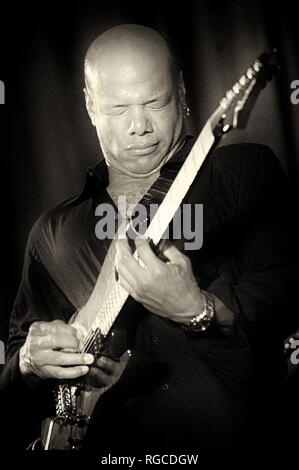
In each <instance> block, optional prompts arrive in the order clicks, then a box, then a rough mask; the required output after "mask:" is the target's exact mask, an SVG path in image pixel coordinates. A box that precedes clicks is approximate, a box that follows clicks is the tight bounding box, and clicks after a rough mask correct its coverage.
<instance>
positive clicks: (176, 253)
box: [162, 243, 190, 267]
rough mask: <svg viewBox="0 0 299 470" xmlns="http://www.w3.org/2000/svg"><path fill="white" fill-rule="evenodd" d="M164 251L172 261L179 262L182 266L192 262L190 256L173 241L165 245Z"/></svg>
mask: <svg viewBox="0 0 299 470" xmlns="http://www.w3.org/2000/svg"><path fill="white" fill-rule="evenodd" d="M162 253H163V255H164V256H166V257H167V258H168V259H169V261H170V262H171V263H174V264H179V265H180V266H183V267H185V266H187V265H189V264H190V260H189V258H188V256H186V255H184V254H183V253H182V252H181V251H180V250H178V249H177V248H176V246H174V245H172V244H171V243H166V244H165V245H164V247H163V250H162Z"/></svg>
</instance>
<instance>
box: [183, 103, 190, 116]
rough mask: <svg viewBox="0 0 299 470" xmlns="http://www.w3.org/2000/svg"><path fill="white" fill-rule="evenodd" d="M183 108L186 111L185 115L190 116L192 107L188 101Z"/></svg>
mask: <svg viewBox="0 0 299 470" xmlns="http://www.w3.org/2000/svg"><path fill="white" fill-rule="evenodd" d="M183 110H184V112H185V116H190V109H189V107H188V106H187V105H186V103H185V104H184V105H183Z"/></svg>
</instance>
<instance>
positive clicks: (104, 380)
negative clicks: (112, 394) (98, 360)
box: [88, 367, 111, 387]
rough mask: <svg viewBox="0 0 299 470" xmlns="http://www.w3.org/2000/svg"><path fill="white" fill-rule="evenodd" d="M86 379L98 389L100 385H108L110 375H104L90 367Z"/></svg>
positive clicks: (104, 373)
mask: <svg viewBox="0 0 299 470" xmlns="http://www.w3.org/2000/svg"><path fill="white" fill-rule="evenodd" d="M88 379H89V380H91V381H92V382H95V383H96V384H97V386H98V387H99V386H101V385H110V383H111V374H106V372H104V371H102V370H101V369H98V368H97V367H91V368H90V370H89V374H88Z"/></svg>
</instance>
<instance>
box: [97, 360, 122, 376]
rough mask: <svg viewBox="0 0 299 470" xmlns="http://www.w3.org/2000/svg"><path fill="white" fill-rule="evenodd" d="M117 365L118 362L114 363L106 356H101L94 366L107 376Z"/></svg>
mask: <svg viewBox="0 0 299 470" xmlns="http://www.w3.org/2000/svg"><path fill="white" fill-rule="evenodd" d="M118 364H119V362H118V361H114V360H113V359H110V358H109V357H106V356H101V357H99V358H98V359H97V360H96V365H97V367H99V368H100V369H102V370H103V371H104V372H106V373H107V374H110V375H111V374H112V373H113V372H114V370H115V368H116V367H117V365H118Z"/></svg>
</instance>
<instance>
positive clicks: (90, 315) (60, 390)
mask: <svg viewBox="0 0 299 470" xmlns="http://www.w3.org/2000/svg"><path fill="white" fill-rule="evenodd" d="M276 68H277V61H276V56H275V53H274V52H273V53H271V54H268V53H263V54H262V55H261V56H259V57H258V58H257V59H256V60H255V61H254V62H253V64H252V65H251V66H250V67H249V68H248V69H247V70H246V72H245V73H244V74H243V75H242V76H241V77H240V79H239V80H238V81H237V82H236V83H235V84H234V85H233V87H232V88H231V89H230V90H229V91H227V93H226V95H225V96H224V97H223V98H222V99H221V101H220V103H219V106H218V107H217V109H216V110H215V111H214V113H213V114H212V115H211V116H210V117H209V119H208V120H207V122H206V124H205V126H204V127H203V129H202V131H201V133H200V134H199V136H198V138H197V139H196V141H195V143H194V145H193V147H192V149H191V151H190V153H189V155H188V157H187V158H186V160H185V161H184V163H183V165H182V167H181V169H180V171H179V172H178V174H177V176H176V177H175V179H174V181H173V183H172V184H171V186H170V188H169V190H168V192H167V193H166V196H165V197H164V199H163V201H162V203H161V205H160V206H159V209H158V211H157V212H156V214H155V216H154V218H153V220H152V221H151V223H150V224H149V226H148V228H147V230H146V233H145V235H146V236H147V237H148V239H150V240H151V243H152V246H154V247H157V249H159V242H160V241H161V238H162V235H163V233H164V232H165V230H166V229H167V227H168V225H169V223H170V222H171V220H172V218H173V216H174V214H175V212H176V209H177V208H178V207H179V206H180V204H181V202H182V200H183V198H184V197H185V195H186V193H187V191H188V189H189V187H190V186H191V184H192V182H193V180H194V178H195V177H196V174H197V173H198V171H199V170H200V167H201V165H202V163H203V162H204V160H205V158H206V157H207V155H208V154H209V153H210V152H211V150H212V149H214V148H215V146H216V145H217V144H218V143H219V141H220V140H221V138H222V136H223V135H225V134H227V133H228V132H229V131H230V130H232V129H237V128H239V129H243V128H244V127H245V126H246V124H247V121H248V118H249V115H250V112H251V110H252V108H253V106H254V104H255V101H256V99H257V97H258V94H259V93H260V91H261V90H262V88H263V87H264V86H265V85H266V83H267V82H268V81H269V80H271V78H272V76H273V73H274V72H275V70H276ZM111 245H112V247H111V249H109V251H108V254H107V256H106V259H105V261H104V265H103V267H102V270H101V273H100V274H99V277H98V280H97V282H96V285H95V287H94V290H93V292H92V294H91V296H90V298H89V300H88V302H87V303H86V305H85V306H84V307H83V308H82V309H81V310H80V311H79V312H77V315H76V318H75V321H74V324H73V326H74V327H77V328H80V327H82V329H83V331H84V332H86V334H85V338H84V346H83V352H89V353H92V354H93V355H94V356H95V357H99V356H101V355H102V354H103V352H105V355H107V351H108V354H110V355H111V357H117V355H118V357H119V356H120V355H121V353H122V352H124V350H125V349H124V350H123V351H119V344H118V333H117V329H116V328H115V322H116V319H117V318H118V316H119V313H120V312H121V310H122V307H123V306H124V304H125V302H126V300H127V298H128V296H129V294H128V293H127V291H126V290H125V289H124V288H123V287H122V286H121V285H120V284H119V282H118V281H117V279H115V278H114V277H113V275H114V272H113V269H114V268H112V267H111V266H114V264H113V262H112V260H113V241H112V242H111ZM107 279H109V282H106V281H107ZM105 282H106V284H105ZM103 286H104V287H103ZM133 354H134V353H133ZM128 361H130V354H126V353H125V354H123V355H122V360H121V364H122V365H121V367H120V374H119V380H121V377H122V373H123V371H124V370H125V368H126V367H127V363H128ZM114 385H115V384H114ZM112 387H113V385H112ZM110 388H111V387H103V388H94V387H92V386H90V385H88V384H87V383H86V381H84V379H82V380H78V379H77V380H75V381H70V382H65V381H57V386H56V389H55V391H54V393H55V398H56V415H55V416H54V417H51V418H47V419H46V420H44V421H43V423H42V430H41V437H40V438H39V439H37V441H35V442H34V443H33V444H32V445H31V446H30V447H29V448H30V449H36V448H42V449H44V450H51V449H56V450H79V449H81V447H82V443H83V441H84V438H85V435H86V431H87V428H88V425H89V421H90V418H91V416H92V413H93V410H94V407H95V405H96V403H97V402H98V400H101V397H102V396H103V394H107V393H109V390H110Z"/></svg>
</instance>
